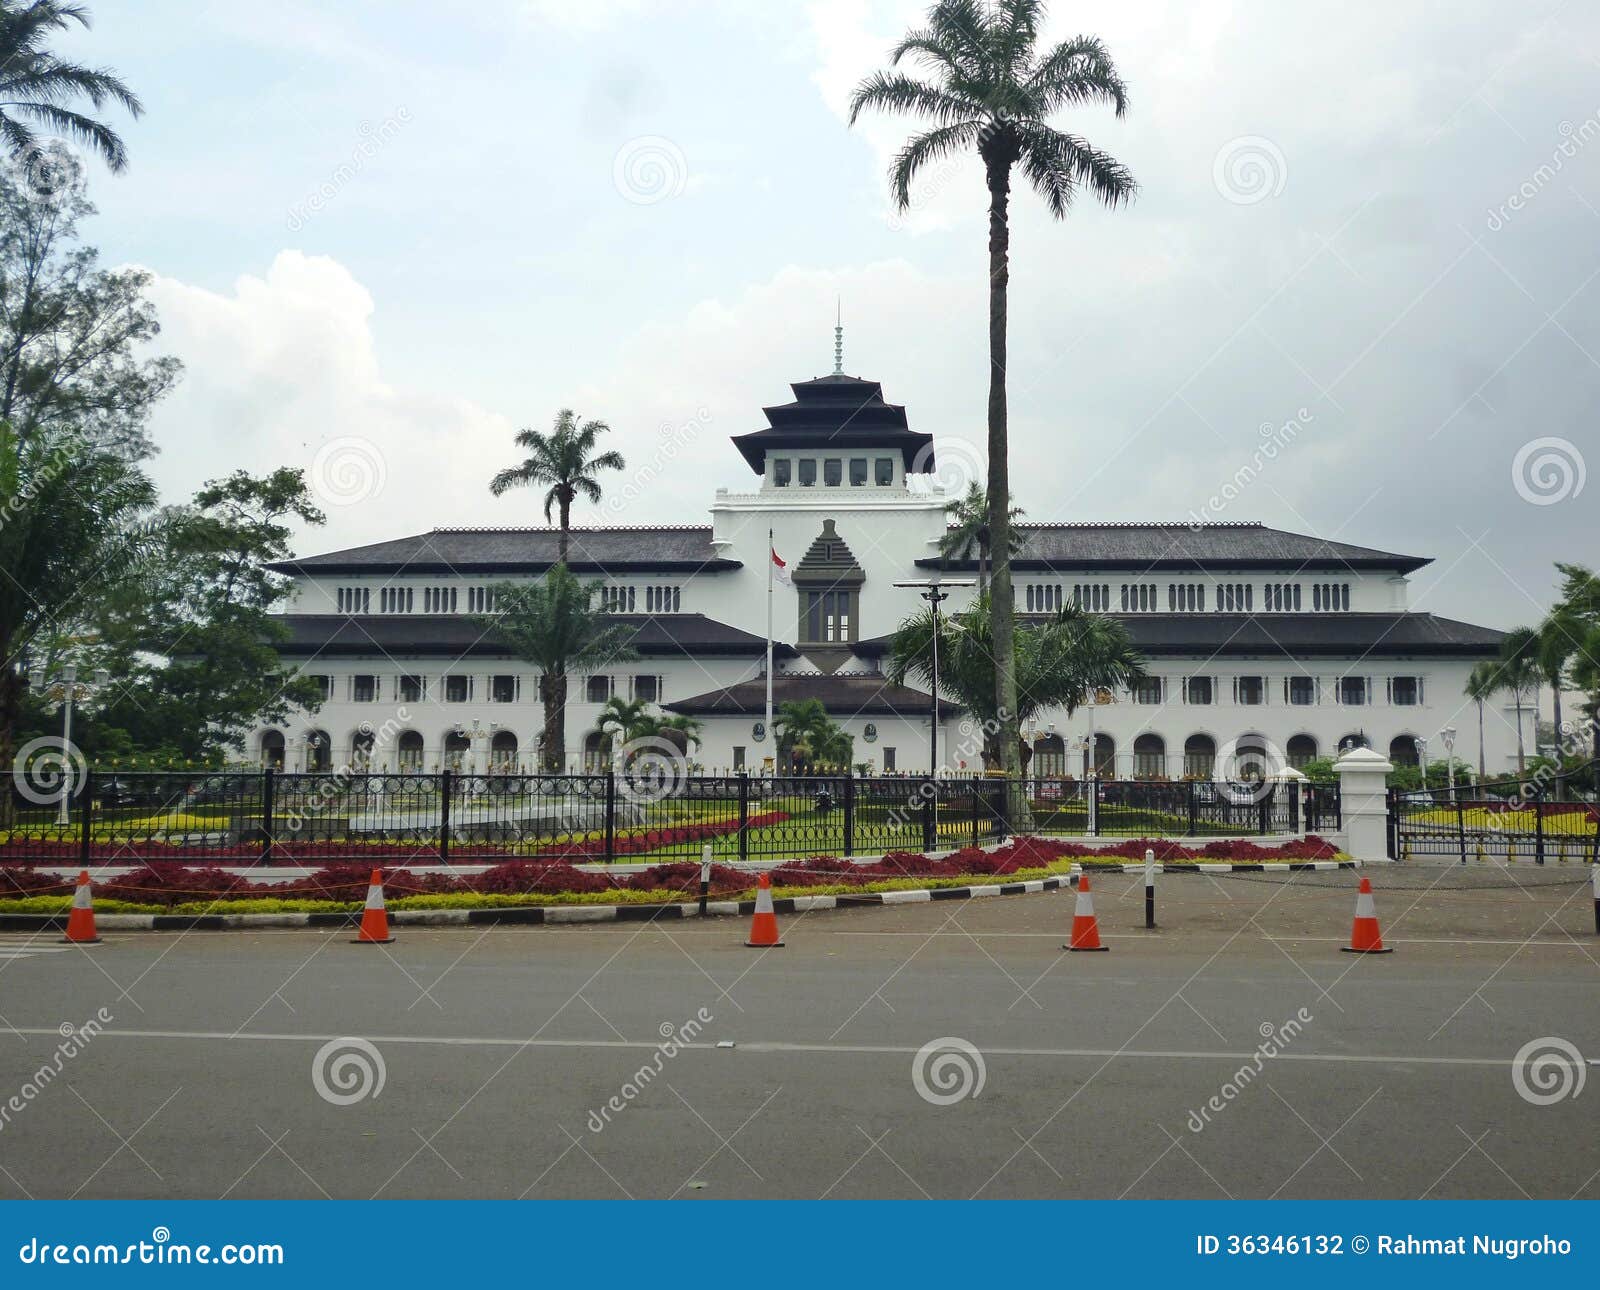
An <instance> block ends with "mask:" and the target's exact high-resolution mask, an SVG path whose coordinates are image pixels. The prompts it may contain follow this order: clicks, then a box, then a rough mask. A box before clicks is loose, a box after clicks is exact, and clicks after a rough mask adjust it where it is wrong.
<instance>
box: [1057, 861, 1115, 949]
mask: <svg viewBox="0 0 1600 1290" xmlns="http://www.w3.org/2000/svg"><path fill="white" fill-rule="evenodd" d="M1062 948H1063V949H1069V950H1109V949H1110V948H1111V947H1110V946H1109V945H1102V944H1100V924H1099V923H1098V922H1096V921H1095V916H1094V897H1093V896H1091V895H1090V894H1089V873H1088V870H1085V871H1084V872H1082V873H1080V874H1079V875H1078V903H1077V904H1076V905H1074V906H1073V910H1072V939H1071V940H1070V941H1068V942H1067V944H1066V945H1065V946H1063V947H1062Z"/></svg>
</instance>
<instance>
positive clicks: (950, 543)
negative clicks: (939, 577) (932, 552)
mask: <svg viewBox="0 0 1600 1290" xmlns="http://www.w3.org/2000/svg"><path fill="white" fill-rule="evenodd" d="M1010 514H1011V522H1012V525H1013V527H1012V529H1011V533H1010V538H1011V554H1012V555H1013V556H1015V555H1016V554H1017V552H1018V551H1020V550H1021V549H1022V543H1023V541H1024V538H1023V535H1022V533H1021V531H1020V530H1019V529H1017V528H1016V527H1015V524H1016V522H1017V521H1018V520H1019V519H1021V518H1022V507H1020V506H1013V507H1011V508H1010ZM944 518H945V523H946V525H948V527H947V528H946V529H945V533H944V536H943V537H942V538H940V539H939V556H940V558H941V559H943V560H945V561H946V562H948V561H951V560H971V559H973V558H974V557H976V558H977V561H978V589H979V590H980V591H981V590H982V589H983V588H984V587H985V586H986V585H987V584H988V565H989V499H988V497H987V496H986V495H985V493H984V491H983V485H982V484H980V483H978V481H977V480H973V481H972V482H971V483H969V484H968V485H967V491H966V493H965V494H964V495H963V496H961V497H956V498H953V499H951V500H950V501H949V502H947V503H945V508H944Z"/></svg>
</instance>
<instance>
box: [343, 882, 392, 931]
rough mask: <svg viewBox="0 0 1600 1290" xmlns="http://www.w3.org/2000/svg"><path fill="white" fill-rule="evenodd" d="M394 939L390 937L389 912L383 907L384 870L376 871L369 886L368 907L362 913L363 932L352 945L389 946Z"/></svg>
mask: <svg viewBox="0 0 1600 1290" xmlns="http://www.w3.org/2000/svg"><path fill="white" fill-rule="evenodd" d="M392 940H394V937H392V936H390V935H389V911H388V910H387V909H385V908H384V905H383V870H381V869H374V870H373V871H372V880H371V882H370V883H369V884H368V886H367V907H366V908H365V909H363V910H362V911H361V931H360V932H358V933H357V934H356V938H355V940H353V941H351V942H350V944H352V945H387V944H389V942H390V941H392Z"/></svg>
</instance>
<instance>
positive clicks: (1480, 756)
mask: <svg viewBox="0 0 1600 1290" xmlns="http://www.w3.org/2000/svg"><path fill="white" fill-rule="evenodd" d="M1483 778H1484V776H1483V700H1482V699H1479V700H1478V783H1480V784H1481V783H1483Z"/></svg>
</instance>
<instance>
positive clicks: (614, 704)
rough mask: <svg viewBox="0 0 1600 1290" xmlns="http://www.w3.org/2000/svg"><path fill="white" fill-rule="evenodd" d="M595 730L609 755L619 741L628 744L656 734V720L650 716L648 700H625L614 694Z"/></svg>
mask: <svg viewBox="0 0 1600 1290" xmlns="http://www.w3.org/2000/svg"><path fill="white" fill-rule="evenodd" d="M594 728H595V730H596V731H598V732H599V734H600V744H601V747H603V748H604V749H605V750H606V752H607V753H608V754H609V753H610V752H611V749H612V747H613V746H614V744H615V743H617V742H619V741H620V742H621V743H625V744H628V743H632V742H633V741H634V740H635V739H640V738H643V737H644V736H645V735H652V734H654V733H655V730H656V720H655V718H654V717H653V716H652V715H651V714H650V704H649V702H648V700H645V699H624V698H622V697H621V696H620V695H616V694H613V695H612V696H611V697H610V698H609V699H607V700H606V702H605V706H604V707H603V708H601V709H600V715H599V717H597V718H596V719H595V723H594Z"/></svg>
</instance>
